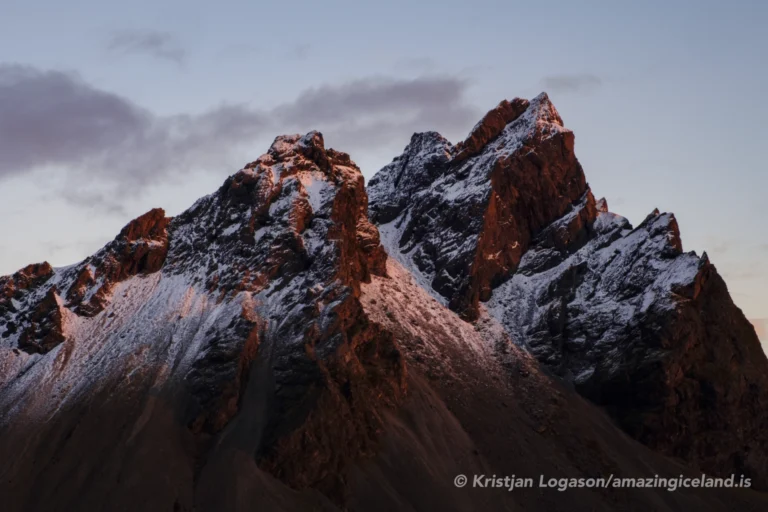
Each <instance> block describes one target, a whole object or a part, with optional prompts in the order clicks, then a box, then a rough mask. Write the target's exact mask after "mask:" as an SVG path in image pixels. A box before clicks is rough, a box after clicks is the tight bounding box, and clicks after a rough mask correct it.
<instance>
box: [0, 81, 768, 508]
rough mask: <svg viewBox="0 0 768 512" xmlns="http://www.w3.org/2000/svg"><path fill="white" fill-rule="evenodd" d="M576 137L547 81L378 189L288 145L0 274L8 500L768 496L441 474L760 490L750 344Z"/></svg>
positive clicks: (419, 504) (0, 428)
mask: <svg viewBox="0 0 768 512" xmlns="http://www.w3.org/2000/svg"><path fill="white" fill-rule="evenodd" d="M573 142H574V139H573V134H572V133H571V132H570V131H568V130H566V129H565V128H563V126H562V120H561V119H560V117H559V115H558V114H557V111H556V110H555V109H554V107H553V106H552V105H551V104H550V103H549V100H548V99H547V98H546V97H545V96H540V97H538V98H536V99H535V100H532V101H531V102H528V101H526V100H519V99H517V100H513V101H512V102H503V103H502V104H500V105H499V107H497V108H496V109H494V110H493V111H491V112H490V113H489V114H488V115H486V116H485V118H484V119H483V120H482V121H481V122H480V123H479V124H478V125H477V126H476V127H475V129H473V131H472V133H471V134H470V137H469V138H468V139H467V140H466V141H464V142H462V143H459V144H457V145H456V146H452V145H451V144H450V143H448V141H446V140H445V139H443V138H442V137H441V136H439V135H438V134H436V133H427V134H418V135H415V136H414V138H413V139H412V141H411V144H410V145H409V146H408V148H406V152H405V154H404V155H403V156H401V157H399V158H397V159H396V160H395V161H394V162H393V163H392V164H391V165H389V166H387V167H386V168H385V169H383V170H382V171H381V172H380V173H379V174H378V175H377V176H376V178H375V179H373V180H371V184H370V186H369V190H368V192H366V189H365V187H364V182H363V177H362V174H361V172H360V170H359V169H358V168H357V166H356V165H355V164H354V163H353V162H352V161H351V160H350V158H349V156H348V155H346V154H344V153H340V152H338V151H334V150H332V149H327V148H326V147H325V144H324V141H323V138H322V136H321V135H320V134H319V133H317V132H310V133H308V134H306V135H304V136H300V135H289V136H281V137H278V138H277V139H275V141H274V143H273V144H272V146H271V147H270V149H269V151H268V152H267V153H266V154H264V155H263V156H261V157H259V158H258V159H257V160H256V161H254V162H252V163H249V164H247V165H246V166H245V167H244V168H243V169H241V170H239V171H238V172H236V173H235V174H234V175H233V176H231V177H229V178H228V179H227V180H226V181H225V182H224V184H223V185H222V186H221V187H220V188H219V190H217V191H216V192H214V193H213V194H211V195H209V196H206V197H204V198H202V199H200V200H198V201H197V202H196V203H195V204H194V205H192V207H190V208H189V209H188V210H186V211H185V212H183V213H182V214H180V215H178V216H176V217H174V218H169V217H166V216H165V213H164V212H163V211H162V210H159V209H155V210H152V211H150V212H148V213H146V214H145V215H142V216H141V217H139V218H137V219H135V220H133V221H131V222H130V223H129V224H128V225H127V226H126V227H125V228H124V229H123V230H122V231H121V232H120V233H119V234H118V236H117V237H116V238H115V239H114V240H113V241H112V242H110V243H108V244H107V245H106V246H105V247H104V248H102V249H101V250H100V251H98V252H97V253H96V254H94V255H93V256H91V257H89V258H87V259H86V260H84V261H83V262H81V263H78V264H76V265H73V266H70V267H66V268H52V267H51V266H50V265H49V264H47V263H41V264H35V265H30V266H28V267H25V268H24V269H22V270H20V271H19V272H17V273H15V274H13V275H11V276H6V277H1V278H0V461H3V462H2V464H0V496H3V506H4V510H7V511H22V510H23V511H37V510H45V511H49V510H67V511H78V510H88V511H90V510H118V511H119V510H126V511H128V510H174V511H193V510H194V511H206V510H216V511H219V510H232V511H236V510H237V511H239V510H252V509H254V508H258V509H259V510H297V511H298V510H329V511H330V510H365V511H369V510H373V511H376V510H381V511H385V510H478V509H487V510H518V509H526V510H585V511H586V510H617V509H619V510H649V509H652V510H681V509H685V510H687V509H692V508H697V509H701V510H732V509H733V508H734V507H737V508H743V509H753V510H760V509H765V508H768V495H765V494H763V493H759V492H756V491H752V490H744V489H706V490H703V489H692V488H681V489H679V490H677V491H675V492H669V491H668V490H666V489H665V488H654V489H645V490H638V489H625V488H608V489H600V488H576V489H572V490H569V491H567V492H559V491H557V490H555V489H516V490H514V491H513V492H509V491H508V490H506V489H483V488H475V487H473V486H471V485H470V486H467V487H466V488H459V487H457V486H456V485H454V479H455V478H456V477H457V475H460V474H463V475H468V476H469V478H470V480H472V475H487V476H488V477H491V476H493V475H498V476H512V475H516V476H518V477H531V478H534V479H535V480H536V482H537V483H538V481H539V476H540V475H543V476H545V477H546V478H547V479H549V478H596V477H601V476H602V477H607V476H608V475H615V476H616V477H625V478H626V477H638V478H639V477H646V478H647V477H654V475H659V476H662V477H665V478H678V477H679V476H680V475H684V476H685V477H695V476H700V472H699V468H701V469H705V470H706V471H708V472H711V473H713V474H723V473H728V472H729V471H735V470H737V469H738V470H739V473H742V472H743V473H746V474H748V475H750V476H751V477H753V478H754V479H755V481H756V482H758V483H760V482H763V481H764V480H762V479H763V478H764V475H765V473H764V472H763V471H764V469H765V467H764V460H765V459H764V458H763V457H764V456H765V453H766V452H765V450H764V445H763V444H761V443H763V439H764V438H763V437H761V435H762V433H761V432H759V431H758V430H757V427H758V426H759V425H760V424H761V423H760V422H761V421H762V420H761V418H763V417H764V414H763V413H762V409H759V407H760V406H761V405H762V404H763V402H762V400H763V399H764V396H765V395H764V392H765V387H764V382H763V380H761V379H760V378H759V376H758V375H757V374H756V372H759V371H762V370H763V369H764V367H765V365H766V364H768V363H766V360H765V357H764V356H763V357H762V359H760V358H759V357H754V358H753V359H751V360H750V361H749V362H747V361H745V360H744V358H745V357H746V356H747V355H749V356H750V357H752V356H754V355H755V354H753V353H752V352H751V350H752V348H753V347H752V344H753V340H752V337H751V336H753V335H754V330H748V329H745V328H743V324H742V323H741V320H740V318H743V317H740V316H739V315H740V312H739V311H738V310H737V309H736V308H735V306H733V304H732V302H730V298H729V297H728V294H727V290H725V286H724V284H723V283H722V280H720V279H719V277H718V276H717V273H716V271H715V269H714V267H713V266H712V265H711V264H709V263H708V262H707V261H706V259H704V258H698V257H696V256H694V255H690V254H684V253H682V250H681V248H680V247H679V245H680V244H679V237H676V225H675V224H674V221H673V218H672V217H671V216H668V215H661V214H659V215H654V216H652V217H650V218H649V219H648V220H647V221H646V222H645V223H643V225H641V226H639V227H638V228H636V229H635V230H632V229H631V227H630V226H629V225H628V222H626V221H625V220H623V219H621V218H619V217H617V216H615V215H613V214H609V213H608V212H607V207H606V206H605V205H604V202H601V203H597V202H595V201H594V198H593V197H592V195H591V193H590V191H589V189H588V187H587V184H586V181H585V179H584V175H583V171H582V170H581V167H580V166H579V164H578V161H577V160H576V158H575V156H574V154H573ZM369 196H370V201H371V204H370V208H369V205H368V201H369ZM377 225H378V227H377ZM616 251H618V252H616ZM635 266H637V268H636V269H635V268H634V267H635ZM617 269H620V270H623V271H622V272H619V271H618V270H617ZM631 269H634V270H633V271H629V270H631ZM616 274H619V275H616ZM601 276H603V277H601ZM592 303H594V306H592ZM646 303H648V305H647V307H646V306H645V305H646ZM643 308H645V309H643ZM611 311H617V312H618V313H616V317H615V318H614V317H612V316H611V315H612V314H613V313H611ZM638 332H640V333H641V336H642V338H637V337H636V335H637V333H638ZM681 345H682V346H681ZM758 348H759V347H758ZM723 358H725V359H723ZM750 365H751V366H750ZM590 369H591V370H592V371H591V373H590V372H589V371H588V370H590ZM673 370H674V371H673ZM678 371H679V372H682V375H680V376H678V374H677V373H675V372H678ZM762 375H763V376H764V375H765V373H763V374H762ZM671 378H676V379H678V380H676V381H672V380H670V379H671ZM762 378H765V377H762ZM697 379H698V380H697ZM706 379H709V380H706ZM633 383H636V384H638V386H639V387H637V388H633V387H632V385H633ZM694 384H697V385H698V387H696V386H695V385H694ZM672 385H675V386H676V387H675V389H676V390H679V392H680V393H681V395H679V398H678V402H676V404H675V407H677V409H678V410H679V411H680V417H679V418H671V417H669V414H668V411H667V409H666V408H665V407H666V406H668V405H669V404H667V403H666V402H664V403H663V404H662V401H663V400H671V398H670V396H671V395H670V394H669V390H670V389H671V388H670V386H672ZM601 391H602V393H601ZM621 393H624V395H623V400H624V401H626V403H624V402H621V401H620V399H621V398H622V396H621V395H620V394H621ZM583 397H586V398H588V399H589V400H585V399H584V398H583ZM662 405H664V407H662ZM738 406H740V407H742V408H743V409H739V407H738ZM724 421H730V423H729V425H730V426H731V430H730V431H725V430H724V429H723V427H722V423H723V422H724ZM616 425H619V426H620V427H621V428H623V429H624V431H626V432H628V433H630V434H631V435H632V436H634V437H636V438H637V439H638V440H639V441H641V442H642V443H645V445H647V446H644V445H643V444H642V443H641V442H638V441H636V440H633V439H632V438H630V437H629V436H627V435H626V434H625V433H624V432H623V431H622V430H621V428H619V427H617V426H616ZM634 427H637V430H633V428H634ZM684 428H689V429H691V431H690V435H689V436H688V438H687V439H688V442H689V443H690V445H691V446H690V447H689V450H688V451H685V450H683V449H682V448H681V447H682V446H683V443H684V441H685V439H686V437H685V436H684V435H683V433H682V431H681V430H680V429H684ZM716 435H722V436H723V439H717V438H715V436H716ZM749 436H751V437H749ZM708 450H709V451H708ZM716 450H724V451H722V452H716V453H718V455H717V456H715V455H712V453H713V452H712V451H716ZM747 450H750V451H749V452H748V451H747ZM760 450H762V451H760ZM692 454H693V455H695V456H693V455H692ZM670 455H672V456H673V457H674V458H673V457H670ZM717 457H720V459H717ZM678 458H680V459H685V460H686V461H687V463H688V465H687V466H686V465H683V464H681V461H680V460H678ZM716 459H717V460H716ZM742 470H743V471H742Z"/></svg>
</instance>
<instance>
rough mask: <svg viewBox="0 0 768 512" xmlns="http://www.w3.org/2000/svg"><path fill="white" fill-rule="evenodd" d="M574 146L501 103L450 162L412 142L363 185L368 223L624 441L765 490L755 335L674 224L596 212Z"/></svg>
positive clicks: (762, 379) (548, 118)
mask: <svg viewBox="0 0 768 512" xmlns="http://www.w3.org/2000/svg"><path fill="white" fill-rule="evenodd" d="M514 105H517V106H519V107H518V108H513V106H514ZM524 107H526V108H525V110H524V112H522V113H520V109H523V108H524ZM505 122H506V123H507V124H506V126H504V127H501V125H502V123H505ZM425 139H426V140H429V141H432V143H431V144H430V145H425V144H423V143H420V144H415V143H414V142H420V141H422V140H425ZM573 143H574V139H573V134H572V133H571V132H570V131H568V130H566V129H565V128H563V124H562V120H561V119H560V117H559V115H558V114H557V111H556V110H555V109H554V107H552V106H551V104H550V103H549V101H548V99H547V98H546V96H544V95H542V96H539V97H538V98H536V99H535V100H532V101H531V102H530V104H528V102H526V101H525V100H519V99H518V100H514V101H512V102H509V103H505V102H503V103H502V104H500V105H499V107H497V108H496V109H494V110H492V111H491V112H490V113H489V114H488V115H487V116H486V117H485V118H484V119H483V120H482V121H481V122H480V123H479V124H478V126H477V127H475V129H474V130H473V132H472V133H471V134H470V136H469V138H468V139H467V141H465V142H463V143H461V144H459V145H457V146H456V147H455V148H454V147H452V146H451V145H450V143H449V142H447V141H445V139H442V137H440V136H439V135H438V134H434V133H430V134H423V135H416V136H414V138H413V139H412V143H411V144H410V145H409V146H408V147H406V149H405V152H404V154H403V155H402V156H401V157H398V158H396V159H395V160H394V161H393V162H392V164H390V165H388V166H386V167H385V168H383V169H382V170H381V171H380V172H379V173H378V174H377V175H376V176H375V177H374V178H373V179H372V180H371V184H370V194H371V212H372V215H371V218H372V219H373V220H374V221H375V222H377V223H378V224H379V229H380V230H381V232H382V236H383V238H384V240H385V242H386V244H387V246H388V249H389V251H390V254H391V255H392V256H394V257H396V258H398V259H399V261H401V262H402V263H403V264H404V265H406V266H408V267H409V268H410V269H412V271H413V272H414V273H417V274H421V277H422V279H423V281H424V282H425V283H426V284H427V286H430V287H431V288H432V289H433V290H434V292H435V293H436V294H437V295H438V296H439V297H442V298H444V299H445V301H446V302H447V304H448V305H449V306H450V307H451V309H454V310H455V311H458V312H460V313H461V314H462V315H463V316H464V317H465V318H470V319H471V318H474V317H475V316H476V313H475V312H476V311H477V308H478V304H479V303H482V302H487V306H488V308H489V311H490V312H491V314H492V315H493V316H494V317H495V318H496V319H497V320H499V322H501V324H502V325H503V326H504V328H505V330H506V331H507V332H508V333H509V334H510V335H511V336H512V339H513V340H514V341H515V342H516V343H517V344H519V345H521V346H523V347H525V348H527V349H528V350H529V351H530V352H531V353H532V354H533V355H534V356H536V358H537V359H538V360H539V361H541V362H542V363H544V364H545V365H546V366H547V367H549V368H550V369H551V370H553V371H554V372H555V373H556V374H557V375H559V376H560V377H562V378H563V379H565V380H566V381H567V382H569V383H572V385H574V386H575V388H576V389H577V390H578V391H579V392H580V393H582V394H583V395H584V396H586V397H588V398H590V399H591V400H592V401H594V402H595V403H597V404H599V405H601V406H603V407H605V408H606V410H608V411H609V412H610V413H611V415H612V417H613V418H614V419H615V420H616V421H617V423H618V424H619V425H621V426H622V427H623V428H624V429H625V430H626V431H627V432H629V433H630V434H631V435H633V436H634V437H635V438H637V439H639V440H641V441H643V442H644V443H646V444H647V445H649V446H651V447H653V448H655V449H657V450H659V451H661V452H663V453H666V454H669V455H672V456H675V457H679V458H681V459H683V460H686V461H688V462H689V463H691V464H694V465H695V466H697V467H700V468H702V469H703V470H705V471H707V472H711V473H714V474H720V475H726V476H727V475H730V474H733V473H740V474H741V473H743V474H748V475H750V476H751V477H752V478H753V480H754V481H755V482H756V484H757V485H759V486H761V487H762V488H766V487H768V444H766V443H767V442H768V434H766V433H765V432H766V421H767V419H768V416H766V414H765V413H764V411H765V404H766V401H767V400H768V361H766V358H765V355H764V354H763V352H762V350H761V348H760V345H759V342H758V340H757V337H756V336H755V334H754V330H753V329H751V327H750V325H749V323H748V322H747V320H746V319H745V318H744V316H743V314H742V313H741V311H740V310H739V309H738V308H737V307H736V306H735V305H734V304H733V302H732V300H731V298H730V297H729V295H728V292H727V289H726V287H725V284H724V283H723V281H722V279H721V278H720V276H719V275H718V274H717V271H716V270H715V268H714V266H713V265H712V264H711V263H709V261H708V259H707V258H706V256H703V257H702V258H699V257H698V256H697V255H696V254H694V253H685V252H683V246H682V242H681V238H680V232H679V228H678V225H677V221H676V220H675V218H674V216H673V215H671V214H661V213H659V212H658V210H655V211H654V212H653V213H651V214H650V215H649V216H648V217H647V218H646V219H645V220H644V221H643V222H642V223H641V224H640V225H639V226H638V227H637V228H633V227H632V226H631V225H630V223H629V222H628V221H627V220H626V219H624V218H622V217H620V216H618V215H615V214H613V213H610V212H609V210H608V205H607V202H606V201H605V199H601V200H600V201H597V202H596V201H595V199H594V197H593V196H592V193H591V191H590V190H589V188H588V186H587V184H586V181H585V178H584V174H583V172H582V169H581V167H580V165H579V164H578V161H577V160H576V157H575V155H574V151H573V150H574V146H573ZM437 148H443V149H442V151H438V149H437ZM435 155H440V156H439V158H438V157H436V156H435ZM436 168H437V169H439V171H435V169H436ZM410 176H413V179H411V178H410ZM401 183H406V184H408V185H407V186H406V187H405V189H403V190H400V189H401V188H402V186H400V185H399V184H401ZM409 187H411V188H413V189H414V190H411V189H410V188H409ZM479 219H482V222H480V221H479Z"/></svg>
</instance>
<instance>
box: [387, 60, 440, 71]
mask: <svg viewBox="0 0 768 512" xmlns="http://www.w3.org/2000/svg"><path fill="white" fill-rule="evenodd" d="M436 67H437V62H435V60H434V59H431V58H429V57H414V58H409V59H402V60H399V61H397V62H396V63H395V69H396V70H401V71H419V72H425V71H433V70H434V69H435V68H436Z"/></svg>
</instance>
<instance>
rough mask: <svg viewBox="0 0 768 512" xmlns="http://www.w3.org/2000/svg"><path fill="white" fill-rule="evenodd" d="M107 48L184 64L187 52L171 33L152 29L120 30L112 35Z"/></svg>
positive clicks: (117, 51)
mask: <svg viewBox="0 0 768 512" xmlns="http://www.w3.org/2000/svg"><path fill="white" fill-rule="evenodd" d="M107 48H108V49H109V51H111V52H115V53H122V54H145V55H149V56H151V57H154V58H156V59H160V60H167V61H170V62H174V63H176V64H178V65H182V64H184V61H185V60H186V58H187V52H186V50H184V48H183V47H182V46H181V45H180V44H179V42H178V41H177V40H176V38H174V37H173V36H172V35H171V34H169V33H167V32H158V31H154V30H121V31H119V32H117V33H115V34H113V35H112V37H111V38H110V40H109V44H108V45H107Z"/></svg>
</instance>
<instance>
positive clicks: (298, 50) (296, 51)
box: [288, 43, 312, 60]
mask: <svg viewBox="0 0 768 512" xmlns="http://www.w3.org/2000/svg"><path fill="white" fill-rule="evenodd" d="M311 50H312V47H311V46H310V45H308V44H306V43H304V44H299V45H296V46H294V47H293V48H291V49H290V51H289V52H288V56H289V57H291V58H292V59H296V60H307V59H308V58H309V54H310V52H311Z"/></svg>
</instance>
